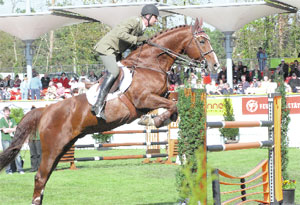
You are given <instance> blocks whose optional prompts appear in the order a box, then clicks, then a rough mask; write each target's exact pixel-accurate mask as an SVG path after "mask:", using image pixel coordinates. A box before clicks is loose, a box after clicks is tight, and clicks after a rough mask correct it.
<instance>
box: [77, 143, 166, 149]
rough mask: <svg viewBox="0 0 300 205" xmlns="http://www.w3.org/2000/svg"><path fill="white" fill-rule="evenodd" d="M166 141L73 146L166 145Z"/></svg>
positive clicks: (78, 146) (79, 146) (80, 146)
mask: <svg viewBox="0 0 300 205" xmlns="http://www.w3.org/2000/svg"><path fill="white" fill-rule="evenodd" d="M166 144H168V142H125V143H109V144H88V145H75V148H93V147H94V148H101V147H121V146H150V145H166Z"/></svg>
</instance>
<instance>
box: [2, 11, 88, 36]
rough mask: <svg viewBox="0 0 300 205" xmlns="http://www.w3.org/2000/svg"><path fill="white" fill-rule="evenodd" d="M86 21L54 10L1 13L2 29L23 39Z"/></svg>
mask: <svg viewBox="0 0 300 205" xmlns="http://www.w3.org/2000/svg"><path fill="white" fill-rule="evenodd" d="M85 21H86V20H84V19H78V18H71V17H65V16H57V15H53V14H52V12H46V13H30V14H15V15H5V16H1V15H0V30H2V31H4V32H7V33H9V34H11V35H13V36H16V37H18V38H19V39H21V40H35V39H37V38H39V37H40V36H41V35H43V34H45V33H47V32H49V31H50V30H54V29H57V28H60V27H63V26H69V25H72V24H77V23H83V22H85Z"/></svg>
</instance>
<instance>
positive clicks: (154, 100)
mask: <svg viewBox="0 0 300 205" xmlns="http://www.w3.org/2000/svg"><path fill="white" fill-rule="evenodd" d="M143 107H144V108H150V109H153V110H154V109H158V108H165V109H167V110H166V111H165V112H163V113H162V114H160V115H158V116H156V117H154V118H153V119H152V118H151V117H143V118H141V120H140V121H139V124H140V125H147V126H155V127H157V128H159V127H162V126H164V125H166V124H169V123H170V120H172V121H176V120H177V107H176V103H175V102H174V101H172V100H168V99H166V98H163V97H160V96H157V95H149V96H148V97H147V99H146V100H145V104H143ZM170 118H171V119H170Z"/></svg>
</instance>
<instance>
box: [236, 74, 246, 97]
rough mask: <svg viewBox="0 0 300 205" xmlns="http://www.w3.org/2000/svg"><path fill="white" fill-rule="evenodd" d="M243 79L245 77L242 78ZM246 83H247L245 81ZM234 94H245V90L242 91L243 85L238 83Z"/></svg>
mask: <svg viewBox="0 0 300 205" xmlns="http://www.w3.org/2000/svg"><path fill="white" fill-rule="evenodd" d="M244 77H245V76H244ZM242 78H243V76H242ZM246 82H247V81H246ZM236 94H245V90H244V89H243V84H242V83H240V84H239V85H238V89H237V90H236Z"/></svg>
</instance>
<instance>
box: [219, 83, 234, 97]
mask: <svg viewBox="0 0 300 205" xmlns="http://www.w3.org/2000/svg"><path fill="white" fill-rule="evenodd" d="M221 93H222V94H223V95H231V94H233V89H232V88H231V87H230V86H229V84H228V83H224V86H223V89H222V90H221Z"/></svg>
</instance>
